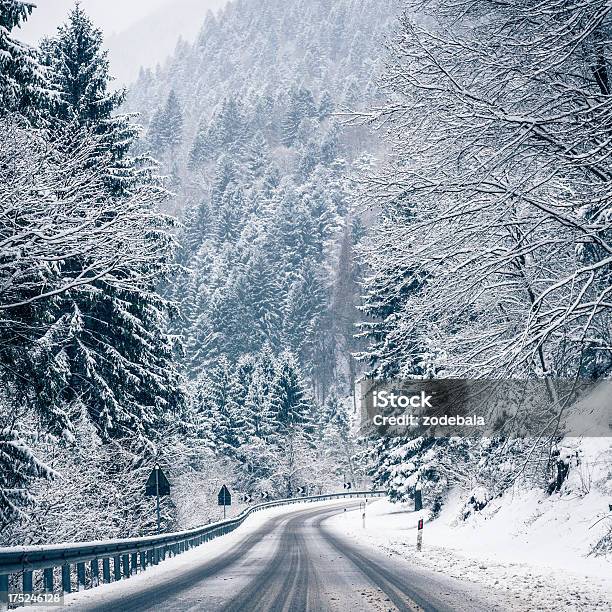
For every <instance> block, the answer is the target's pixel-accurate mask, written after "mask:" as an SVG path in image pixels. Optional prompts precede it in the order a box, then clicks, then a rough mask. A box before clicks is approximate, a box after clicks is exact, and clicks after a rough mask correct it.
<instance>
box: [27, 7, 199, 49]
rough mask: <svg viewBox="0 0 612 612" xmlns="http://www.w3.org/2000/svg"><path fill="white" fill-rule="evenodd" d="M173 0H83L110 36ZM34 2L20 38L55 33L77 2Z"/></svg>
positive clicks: (89, 12)
mask: <svg viewBox="0 0 612 612" xmlns="http://www.w3.org/2000/svg"><path fill="white" fill-rule="evenodd" d="M171 2H172V0H81V6H82V7H83V8H84V9H85V11H86V12H87V13H88V14H89V16H90V17H91V18H92V19H93V21H94V22H95V24H96V25H97V26H98V27H100V28H102V30H103V31H104V33H105V35H106V36H110V35H111V34H114V33H119V32H121V31H123V30H125V29H126V28H128V27H129V26H130V25H132V24H133V23H135V22H136V21H138V20H139V19H142V17H143V16H146V15H147V14H150V13H154V12H155V11H156V10H157V9H158V8H159V7H160V6H163V5H164V4H171ZM34 3H35V4H36V8H35V9H34V11H33V13H32V16H31V17H30V18H29V19H28V22H27V23H26V24H25V26H24V27H23V28H21V33H22V35H21V38H22V39H23V40H26V41H27V42H30V43H35V42H37V41H38V40H39V39H40V38H42V37H43V36H47V35H49V34H53V32H55V29H56V28H57V26H58V25H59V24H60V23H62V22H63V21H64V20H65V19H66V15H67V14H68V11H69V10H70V9H71V8H72V7H73V6H74V0H34ZM202 4H206V0H203V1H202Z"/></svg>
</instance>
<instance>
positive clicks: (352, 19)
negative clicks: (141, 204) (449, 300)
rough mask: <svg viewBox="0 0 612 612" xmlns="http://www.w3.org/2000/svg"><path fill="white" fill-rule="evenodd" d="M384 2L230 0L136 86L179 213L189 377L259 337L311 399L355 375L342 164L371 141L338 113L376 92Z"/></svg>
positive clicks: (249, 347) (247, 348) (179, 292)
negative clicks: (292, 366)
mask: <svg viewBox="0 0 612 612" xmlns="http://www.w3.org/2000/svg"><path fill="white" fill-rule="evenodd" d="M395 9H396V3H395V1H394V0H385V1H384V2H377V3H375V4H374V3H371V2H365V1H363V0H343V1H341V2H329V1H327V0H315V1H305V0H292V1H291V2H280V1H278V0H265V1H264V2H253V1H252V0H239V1H237V2H232V3H230V4H229V5H228V7H227V8H226V9H225V10H224V11H222V12H221V13H220V14H219V16H218V17H214V16H212V15H211V14H209V16H208V17H207V19H206V22H205V23H204V25H203V28H202V30H201V32H200V34H199V36H198V39H197V41H196V42H195V43H194V44H192V45H191V44H188V43H181V44H179V46H178V47H177V49H176V52H175V54H174V56H173V57H171V58H170V59H169V60H168V62H167V63H166V64H165V65H164V66H163V67H162V68H160V69H159V70H157V71H156V72H155V74H153V73H152V72H151V71H149V70H142V71H141V73H140V76H139V79H138V81H137V82H136V83H135V84H134V86H133V87H132V90H131V92H130V94H129V98H128V101H127V103H126V108H127V110H130V111H137V112H139V113H140V115H141V119H142V121H143V122H144V123H145V124H147V128H146V129H147V132H146V137H145V139H144V140H143V142H142V143H141V147H142V149H143V150H149V151H151V152H152V153H153V154H154V155H155V156H156V157H157V158H158V159H161V160H162V161H163V164H164V168H165V171H166V173H167V174H169V175H170V179H171V180H170V185H171V188H172V189H173V190H174V191H175V193H176V194H177V195H176V197H175V198H174V200H173V205H174V210H175V211H176V212H178V213H179V214H180V215H181V216H182V219H183V222H184V224H185V231H184V233H183V235H182V236H181V242H182V249H183V251H182V259H181V263H183V264H184V265H185V266H186V268H187V269H188V270H189V272H188V273H187V274H186V275H185V277H184V278H182V279H181V280H180V281H179V282H178V283H177V284H176V286H175V287H174V288H173V295H175V296H176V297H177V299H178V300H179V301H180V302H181V312H182V315H183V319H182V324H181V325H180V326H179V329H178V331H179V332H180V333H182V334H183V336H184V338H185V340H186V345H187V351H186V362H187V364H188V369H189V371H190V373H191V375H192V377H197V376H198V375H199V374H200V373H201V372H202V368H203V367H204V366H206V365H207V364H210V363H217V362H218V359H219V357H220V356H224V357H227V358H228V359H229V361H230V363H232V364H235V363H237V362H238V361H239V360H240V358H241V357H243V356H245V355H253V354H257V353H259V352H260V351H261V350H262V348H263V347H265V346H267V345H269V346H270V347H271V349H272V352H273V353H275V354H278V353H282V352H283V351H286V350H288V351H290V352H291V353H292V354H293V355H294V356H295V357H296V358H297V362H298V364H299V366H300V368H301V369H302V371H303V374H304V376H305V378H306V380H307V383H308V386H309V387H310V389H311V390H312V391H313V392H314V393H315V395H316V396H317V397H318V399H319V400H320V401H323V400H325V398H326V397H327V396H328V395H329V393H330V392H331V391H332V390H333V388H334V387H337V386H340V387H342V389H343V390H344V391H346V389H347V388H348V387H347V385H349V386H350V385H351V384H352V381H353V380H354V378H355V368H356V366H355V364H354V363H353V360H352V358H351V357H350V353H351V351H352V350H353V348H354V343H355V341H354V338H353V335H354V323H355V321H356V318H357V311H356V305H357V302H358V291H357V284H356V282H357V275H358V270H357V269H356V266H355V264H354V261H353V256H352V251H353V247H354V245H355V243H356V241H357V240H358V239H359V237H360V236H361V234H362V232H363V227H362V224H361V221H360V219H359V218H358V217H355V216H354V215H353V213H352V200H353V199H354V198H353V192H354V189H355V187H354V185H353V184H352V183H351V181H350V179H349V177H350V176H351V175H352V174H355V173H356V172H357V170H358V168H361V167H362V166H364V165H365V166H368V165H369V164H371V163H372V160H371V159H370V157H368V156H366V157H363V156H364V154H365V153H366V152H367V153H368V155H370V154H371V153H372V152H376V145H375V141H374V140H373V139H372V138H371V136H370V135H369V134H368V132H367V131H366V130H364V129H362V128H354V127H353V128H348V127H346V126H345V125H343V123H342V121H341V120H340V119H339V117H338V116H337V113H338V112H341V111H343V110H344V109H361V108H365V107H367V106H368V105H371V104H374V103H376V101H377V96H378V95H379V93H378V90H377V88H376V80H377V78H378V76H379V74H380V72H381V70H382V57H383V52H382V49H383V45H384V40H385V36H386V35H387V34H388V33H389V31H390V29H391V27H392V24H393V23H394V19H395ZM204 369H206V368H204Z"/></svg>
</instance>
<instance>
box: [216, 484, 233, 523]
mask: <svg viewBox="0 0 612 612" xmlns="http://www.w3.org/2000/svg"><path fill="white" fill-rule="evenodd" d="M218 501H219V505H220V506H223V518H224V519H225V508H226V506H231V505H232V495H231V493H230V492H229V489H228V488H227V487H226V486H225V485H223V486H222V487H221V489H220V490H219V495H218Z"/></svg>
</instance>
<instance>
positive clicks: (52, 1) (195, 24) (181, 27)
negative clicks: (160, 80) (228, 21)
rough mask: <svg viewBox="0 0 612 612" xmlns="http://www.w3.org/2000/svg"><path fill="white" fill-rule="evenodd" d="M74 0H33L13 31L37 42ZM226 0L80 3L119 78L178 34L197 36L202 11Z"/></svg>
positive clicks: (157, 56)
mask: <svg viewBox="0 0 612 612" xmlns="http://www.w3.org/2000/svg"><path fill="white" fill-rule="evenodd" d="M74 1H75V0H34V2H35V3H36V5H37V8H35V9H34V11H33V12H32V15H31V16H30V18H29V19H28V21H27V22H26V23H25V24H24V25H23V27H22V28H21V29H20V30H16V31H15V32H14V34H15V35H16V37H18V38H19V39H21V40H24V41H26V42H29V43H30V44H36V43H37V42H38V41H39V40H40V39H41V38H43V37H44V36H48V35H52V34H54V33H55V31H56V29H57V26H58V25H60V24H61V23H63V22H64V21H65V20H66V16H67V14H68V12H69V11H70V9H71V8H72V7H73V6H74ZM226 2H227V0H81V6H82V7H83V8H84V9H85V12H86V13H87V14H88V15H89V16H90V17H91V19H92V20H93V22H94V24H95V25H96V26H97V27H99V28H101V29H102V31H103V32H104V39H105V44H106V47H107V48H109V50H110V60H111V70H112V72H113V74H114V75H115V76H116V77H117V78H118V80H119V82H123V83H128V82H129V81H130V80H132V79H134V78H135V76H136V74H137V72H138V69H139V68H140V66H141V65H148V66H154V65H155V64H156V63H157V62H161V61H163V60H164V58H165V57H166V56H167V55H168V54H169V53H171V52H172V50H173V48H174V46H175V44H176V41H177V40H178V38H179V36H182V37H183V38H185V39H187V40H191V39H194V38H195V35H196V34H197V32H198V31H199V29H200V27H201V24H202V23H203V21H204V17H205V15H206V12H207V11H208V10H209V9H212V10H215V11H216V10H217V9H219V8H220V7H221V6H223V5H224V4H225V3H226Z"/></svg>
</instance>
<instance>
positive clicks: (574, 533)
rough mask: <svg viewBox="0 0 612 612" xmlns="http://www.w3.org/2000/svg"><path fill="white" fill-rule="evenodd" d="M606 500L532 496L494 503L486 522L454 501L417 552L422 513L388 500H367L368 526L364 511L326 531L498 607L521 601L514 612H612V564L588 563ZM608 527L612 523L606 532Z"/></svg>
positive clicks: (610, 561) (596, 560)
mask: <svg viewBox="0 0 612 612" xmlns="http://www.w3.org/2000/svg"><path fill="white" fill-rule="evenodd" d="M608 503H612V500H609V498H608V497H607V496H604V495H603V494H601V493H600V492H596V491H591V492H590V493H589V494H587V495H586V496H584V497H578V496H576V495H574V496H573V497H570V496H569V495H568V496H565V497H564V496H559V495H557V496H552V497H547V496H546V495H545V494H544V493H542V492H536V491H527V492H524V493H522V494H519V493H515V494H514V495H513V496H505V497H504V498H501V499H500V500H496V501H495V502H491V503H490V504H489V506H488V507H487V509H486V512H485V511H483V512H482V513H481V514H480V515H479V516H473V517H471V518H470V519H469V520H468V521H458V520H457V518H456V517H457V516H458V514H459V512H460V510H461V508H462V507H463V503H462V499H461V497H460V496H459V495H458V494H455V495H453V496H451V499H449V501H448V503H447V504H446V506H445V509H444V510H443V512H442V513H441V515H440V516H439V517H438V518H437V519H436V520H434V521H432V522H430V523H428V522H427V521H426V522H425V525H424V531H423V550H422V551H421V552H420V553H419V552H417V551H416V538H417V523H418V520H419V518H420V517H422V516H423V517H424V516H425V515H424V513H423V512H419V513H416V512H413V511H411V509H410V508H409V507H408V506H407V505H403V504H392V503H391V502H389V501H388V500H386V499H383V500H377V501H374V502H368V506H367V511H366V528H365V529H364V528H363V526H362V517H361V513H360V512H348V513H347V514H346V515H344V516H337V517H332V518H331V519H329V520H328V521H326V523H325V524H326V526H333V528H334V529H335V530H337V531H338V532H340V533H343V534H345V535H347V536H348V537H349V538H350V540H352V541H355V542H358V543H359V544H363V545H371V546H375V547H377V548H379V549H382V550H384V551H386V552H387V553H388V554H389V555H401V556H403V557H406V558H407V559H408V560H409V561H410V562H411V563H414V564H416V565H418V566H421V567H423V568H424V569H431V570H434V571H437V572H441V573H444V574H446V575H448V576H451V577H454V578H458V579H460V580H468V581H470V582H473V583H478V584H480V585H482V586H484V587H485V588H486V589H487V591H488V593H489V594H490V597H491V601H497V599H496V598H499V599H503V600H507V599H508V596H509V597H510V599H512V600H513V601H516V602H517V603H516V605H517V607H516V608H515V607H514V606H513V608H512V612H518V611H523V610H524V611H528V610H529V611H533V610H546V611H552V610H554V611H559V610H572V611H573V610H576V611H578V610H580V611H583V610H584V611H590V610H593V611H594V610H597V611H598V612H604V611H610V610H612V559H604V558H602V557H598V558H595V557H592V556H589V557H587V555H588V553H589V551H590V548H591V545H592V543H593V541H594V540H595V539H596V538H597V537H598V536H597V534H595V532H593V530H595V531H597V530H598V528H599V533H603V529H605V527H604V525H605V523H606V522H607V520H604V521H602V522H600V523H599V524H598V525H596V526H595V527H593V529H589V527H590V526H592V525H593V523H595V522H596V521H597V520H598V519H597V516H601V515H602V513H601V512H599V510H603V509H605V511H606V512H607V509H608V506H607V504H608ZM607 527H608V528H609V525H608V526H607Z"/></svg>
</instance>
